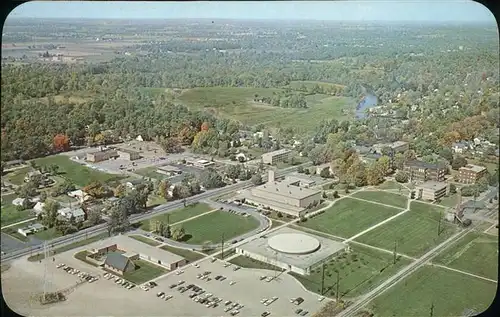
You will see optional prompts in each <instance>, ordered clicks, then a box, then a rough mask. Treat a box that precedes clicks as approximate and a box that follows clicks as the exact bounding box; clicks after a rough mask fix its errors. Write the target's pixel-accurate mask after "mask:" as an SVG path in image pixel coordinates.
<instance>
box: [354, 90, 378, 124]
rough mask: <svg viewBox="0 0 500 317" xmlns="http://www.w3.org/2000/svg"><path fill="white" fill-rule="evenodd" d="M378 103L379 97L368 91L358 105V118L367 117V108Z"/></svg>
mask: <svg viewBox="0 0 500 317" xmlns="http://www.w3.org/2000/svg"><path fill="white" fill-rule="evenodd" d="M377 103H378V98H377V96H375V95H374V94H373V93H371V92H368V91H367V92H366V93H365V96H364V97H363V99H361V101H360V102H359V103H358V105H357V106H356V118H357V119H363V118H365V117H366V114H365V110H366V109H368V108H371V107H374V106H376V105H377Z"/></svg>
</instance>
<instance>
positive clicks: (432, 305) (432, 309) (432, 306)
mask: <svg viewBox="0 0 500 317" xmlns="http://www.w3.org/2000/svg"><path fill="white" fill-rule="evenodd" d="M429 316H430V317H432V316H434V302H433V303H432V304H431V311H430V313H429Z"/></svg>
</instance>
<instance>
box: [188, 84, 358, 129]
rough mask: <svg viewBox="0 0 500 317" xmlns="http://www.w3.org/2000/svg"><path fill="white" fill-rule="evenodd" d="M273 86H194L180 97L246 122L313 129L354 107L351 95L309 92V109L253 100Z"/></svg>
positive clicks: (199, 107)
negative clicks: (282, 106)
mask: <svg viewBox="0 0 500 317" xmlns="http://www.w3.org/2000/svg"><path fill="white" fill-rule="evenodd" d="M279 91H282V89H274V88H235V87H211V88H193V89H189V90H186V91H184V92H183V93H182V94H181V95H180V96H179V97H178V99H179V101H181V102H182V103H184V104H185V105H186V106H188V107H190V108H195V109H201V108H205V109H207V108H209V109H212V110H213V111H215V112H216V113H219V114H220V115H222V116H225V117H227V118H232V119H234V120H238V121H241V122H242V123H243V124H248V125H255V124H260V123H262V124H265V125H268V126H271V127H278V126H281V127H298V126H300V127H303V129H304V131H309V130H311V129H313V128H314V127H315V125H316V122H318V121H320V120H322V119H324V118H325V117H336V118H338V119H339V120H340V119H342V118H345V117H346V116H345V115H344V114H343V113H342V109H346V110H349V111H350V110H353V109H354V107H355V102H353V101H352V100H350V99H349V98H344V97H335V96H330V95H322V94H317V95H310V96H307V97H306V100H307V103H308V105H309V108H308V109H291V108H287V109H286V108H279V107H272V106H269V105H265V104H261V103H257V102H254V101H253V98H254V96H255V94H257V95H258V96H261V97H264V96H269V97H270V96H272V93H273V92H279Z"/></svg>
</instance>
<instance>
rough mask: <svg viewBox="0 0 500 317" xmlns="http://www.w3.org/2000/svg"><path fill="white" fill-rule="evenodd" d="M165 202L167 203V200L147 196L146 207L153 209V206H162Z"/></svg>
mask: <svg viewBox="0 0 500 317" xmlns="http://www.w3.org/2000/svg"><path fill="white" fill-rule="evenodd" d="M166 202H167V200H166V199H165V198H163V197H160V196H156V195H149V197H148V202H147V207H154V206H158V205H162V204H164V203H166Z"/></svg>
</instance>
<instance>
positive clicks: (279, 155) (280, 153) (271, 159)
mask: <svg viewBox="0 0 500 317" xmlns="http://www.w3.org/2000/svg"><path fill="white" fill-rule="evenodd" d="M291 152H292V151H290V150H287V149H281V150H277V151H273V152H269V153H264V154H262V163H264V164H269V165H274V164H276V163H278V162H284V161H288V159H289V158H290V154H291Z"/></svg>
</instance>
